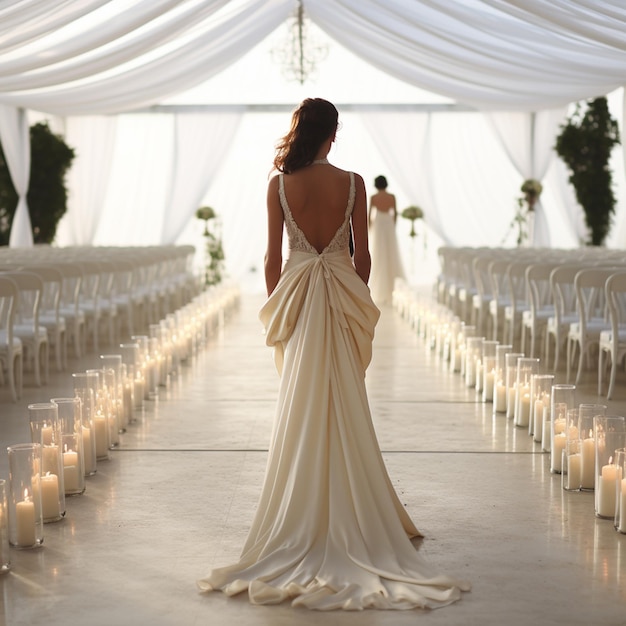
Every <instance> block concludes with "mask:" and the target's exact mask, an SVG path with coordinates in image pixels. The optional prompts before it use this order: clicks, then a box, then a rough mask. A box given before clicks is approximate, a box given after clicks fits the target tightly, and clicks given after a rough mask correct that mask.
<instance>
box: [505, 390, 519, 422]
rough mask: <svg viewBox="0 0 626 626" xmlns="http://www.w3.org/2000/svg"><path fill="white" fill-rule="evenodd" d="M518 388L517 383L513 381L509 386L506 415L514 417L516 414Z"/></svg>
mask: <svg viewBox="0 0 626 626" xmlns="http://www.w3.org/2000/svg"><path fill="white" fill-rule="evenodd" d="M516 389H517V383H513V384H512V385H511V386H510V387H509V394H508V397H507V401H506V416H507V417H513V416H514V415H515V391H516Z"/></svg>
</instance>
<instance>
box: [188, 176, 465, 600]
mask: <svg viewBox="0 0 626 626" xmlns="http://www.w3.org/2000/svg"><path fill="white" fill-rule="evenodd" d="M350 178H351V186H350V196H349V201H348V206H347V209H346V213H345V219H344V222H343V224H342V226H341V227H340V228H339V230H338V231H337V233H336V235H335V237H334V238H333V240H332V241H331V243H330V244H329V245H328V246H327V247H326V248H325V249H324V251H323V252H322V253H321V254H320V253H318V252H317V251H316V250H315V248H313V246H311V245H310V244H309V243H308V241H307V240H306V237H305V236H304V234H303V233H302V231H301V230H300V229H299V227H298V226H297V225H296V223H295V221H294V219H293V217H292V215H291V212H290V210H289V206H288V204H287V199H286V196H285V192H284V183H283V179H282V175H281V180H280V183H279V191H280V199H281V205H282V207H283V212H284V215H285V223H286V227H287V233H288V236H289V247H290V256H289V259H288V261H287V263H286V264H285V267H284V269H283V272H282V274H281V277H280V280H279V282H278V285H277V287H276V289H275V290H274V292H273V293H272V294H271V296H270V297H269V298H268V300H267V302H266V303H265V305H264V306H263V308H262V309H261V311H260V314H259V316H260V319H261V320H262V322H263V323H264V325H265V328H266V341H267V344H268V345H270V346H273V347H274V351H275V353H274V354H275V362H276V366H277V368H278V371H279V373H280V375H281V381H280V388H279V396H278V406H277V412H276V418H275V422H274V427H273V432H272V436H271V442H270V447H269V457H268V462H267V467H266V474H265V480H264V485H263V489H262V492H261V496H260V500H259V503H258V508H257V509H256V513H255V515H254V519H253V521H252V525H251V528H250V531H249V534H248V538H247V540H246V543H245V545H244V547H243V551H242V553H241V556H240V560H239V562H237V563H235V564H232V565H229V566H226V567H221V568H218V569H214V570H213V571H211V572H210V573H209V574H208V575H207V576H206V577H205V578H203V579H202V580H200V581H198V585H199V587H200V589H202V590H204V591H212V590H221V591H223V592H224V593H226V594H228V595H235V594H238V593H240V592H243V591H247V592H248V596H249V600H250V602H252V603H254V604H276V603H279V602H283V601H285V600H291V601H292V603H293V605H294V606H305V607H308V608H310V609H318V610H330V609H346V610H360V609H366V608H378V609H411V608H416V607H429V608H436V607H441V606H444V605H446V604H449V603H451V602H453V601H455V600H458V599H459V597H460V596H461V590H467V589H469V586H468V585H467V584H466V583H464V582H462V581H459V580H454V579H453V578H450V577H449V576H446V575H442V574H439V573H437V572H435V571H433V570H432V568H431V567H430V566H429V565H427V563H426V562H425V561H424V560H423V558H422V557H421V556H420V555H419V554H418V552H417V551H416V549H415V548H414V546H413V544H412V543H411V541H410V537H412V536H420V533H419V532H418V530H417V529H416V527H415V526H414V525H413V523H412V521H411V520H410V518H409V516H408V514H407V512H406V510H405V509H404V507H403V506H402V504H401V503H400V501H399V500H398V497H397V495H396V493H395V491H394V489H393V486H392V484H391V481H390V479H389V476H388V474H387V471H386V468H385V465H384V463H383V459H382V456H381V453H380V449H379V446H378V441H377V439H376V435H375V432H374V428H373V425H372V420H371V415H370V410H369V405H368V399H367V394H366V390H365V370H366V368H367V366H368V365H369V362H370V359H371V354H372V339H373V336H374V327H375V325H376V322H377V321H378V317H379V314H380V313H379V311H378V309H377V308H376V306H375V305H374V304H373V302H372V299H371V298H370V293H369V290H368V288H367V286H366V285H365V284H364V283H363V281H362V280H361V279H360V278H359V276H358V275H357V273H356V271H355V269H354V266H353V264H352V261H351V258H350V255H349V252H348V238H349V222H350V215H351V213H352V207H353V205H354V198H355V184H354V175H353V174H350Z"/></svg>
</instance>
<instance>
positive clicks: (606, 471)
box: [596, 457, 617, 517]
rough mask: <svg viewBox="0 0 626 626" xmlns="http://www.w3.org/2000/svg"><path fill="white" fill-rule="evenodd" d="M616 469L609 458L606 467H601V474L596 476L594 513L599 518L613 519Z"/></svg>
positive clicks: (611, 458)
mask: <svg viewBox="0 0 626 626" xmlns="http://www.w3.org/2000/svg"><path fill="white" fill-rule="evenodd" d="M616 481H617V468H616V466H615V464H614V463H613V457H610V458H609V462H608V464H607V465H603V466H602V473H601V475H599V476H598V484H597V485H596V491H597V492H598V493H597V494H596V504H597V507H596V513H597V514H598V515H599V516H600V517H614V515H615V496H616V492H617V487H616V485H615V483H616Z"/></svg>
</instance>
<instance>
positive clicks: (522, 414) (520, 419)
mask: <svg viewBox="0 0 626 626" xmlns="http://www.w3.org/2000/svg"><path fill="white" fill-rule="evenodd" d="M519 400H520V402H519V410H518V415H517V419H516V421H515V424H516V425H517V426H528V422H529V421H530V391H529V389H528V385H524V386H523V387H522V388H521V390H520V399H519Z"/></svg>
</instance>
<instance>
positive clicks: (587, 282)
mask: <svg viewBox="0 0 626 626" xmlns="http://www.w3.org/2000/svg"><path fill="white" fill-rule="evenodd" d="M618 269H619V268H615V267H613V268H597V267H594V268H588V269H583V270H580V271H579V272H578V273H577V274H576V277H575V278H574V289H575V291H576V311H577V313H578V321H576V322H573V323H572V324H570V326H569V331H568V333H567V376H566V380H567V382H569V379H570V370H571V365H572V361H573V359H574V357H575V355H576V352H578V371H577V373H576V384H578V383H579V382H580V378H581V376H582V372H583V364H584V362H585V359H586V360H587V363H588V365H589V364H590V362H591V351H592V349H593V348H595V347H597V346H598V344H599V342H600V333H601V332H602V331H603V330H610V323H609V318H608V310H607V307H606V298H605V290H604V286H605V283H606V280H607V278H608V277H609V276H610V275H611V274H613V273H615V272H616V271H618Z"/></svg>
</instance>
